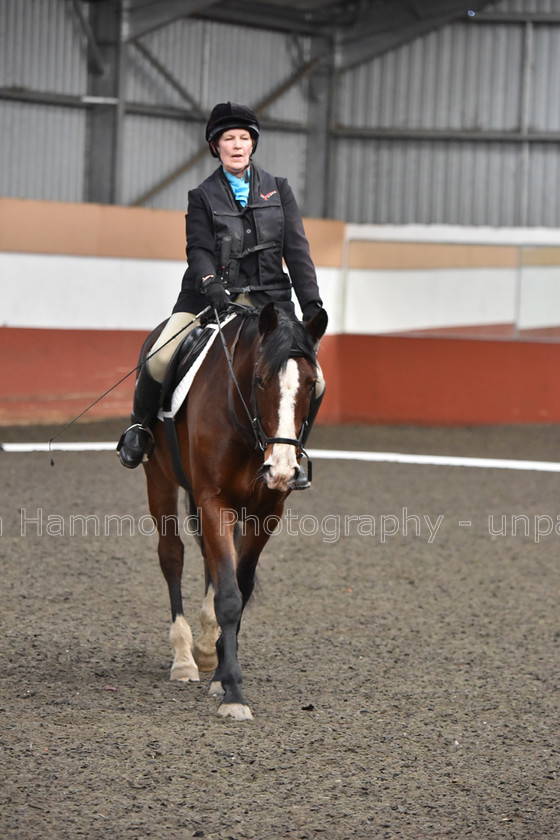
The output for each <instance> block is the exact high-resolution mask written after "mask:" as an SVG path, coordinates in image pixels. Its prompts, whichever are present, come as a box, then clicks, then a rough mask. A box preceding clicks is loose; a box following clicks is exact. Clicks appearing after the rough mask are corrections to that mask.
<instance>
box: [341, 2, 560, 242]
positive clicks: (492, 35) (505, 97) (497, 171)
mask: <svg viewBox="0 0 560 840" xmlns="http://www.w3.org/2000/svg"><path fill="white" fill-rule="evenodd" d="M484 12H485V13H491V12H501V13H504V14H507V13H531V12H534V13H541V14H551V13H554V12H556V13H558V14H560V2H558V0H508V1H507V2H501V3H497V4H495V5H492V6H490V7H487V8H485V10H484ZM483 18H484V15H481V16H480V19H482V20H483ZM528 27H530V30H528ZM525 61H527V63H528V64H527V65H526V64H525ZM559 78H560V26H559V25H558V24H544V23H542V24H541V23H539V24H534V23H524V22H523V21H521V20H520V21H518V22H497V21H493V22H487V23H485V22H482V23H481V22H476V23H475V22H467V23H456V24H453V25H450V26H447V27H445V28H443V29H440V30H438V31H436V32H432V33H430V34H429V35H427V36H425V37H423V38H419V39H417V40H416V41H414V42H412V43H410V44H407V45H405V46H403V47H401V48H399V49H397V50H394V51H393V52H391V53H388V54H386V55H383V56H380V57H378V58H376V59H374V60H373V61H370V62H368V63H367V64H363V65H361V66H360V67H357V68H355V69H353V70H350V71H348V72H346V73H343V74H341V77H340V79H339V86H338V91H337V111H336V122H337V124H338V126H339V128H340V129H341V131H340V138H339V139H338V140H337V142H336V144H335V151H334V167H333V171H334V176H335V177H334V182H333V191H332V198H331V207H332V215H333V216H334V217H336V218H340V219H346V220H351V221H369V222H376V223H395V224H398V223H407V222H418V223H451V224H464V225H525V224H529V225H533V226H539V225H544V226H559V225H560V200H559V197H558V190H557V189H551V185H552V184H558V183H559V181H558V175H559V165H560V164H559V157H560V143H559V142H558V140H560V137H558V138H557V142H548V141H547V142H537V139H535V140H533V139H532V138H531V133H539V132H547V133H549V132H556V133H558V132H559V131H560V121H559V111H560V97H559V96H558V92H557V88H558V79H559ZM360 129H362V130H363V132H362V135H363V136H360ZM508 133H510V134H512V135H515V136H512V139H511V141H510V140H508V137H507V135H508ZM384 134H385V135H390V136H387V137H384V136H383V135H384ZM492 135H494V137H493V138H492ZM356 171H358V172H359V173H360V174H359V177H357V176H356V175H355V174H353V173H354V172H356ZM345 184H355V185H356V186H358V185H359V188H357V189H352V190H350V189H349V190H346V189H344V185H345ZM547 184H548V185H549V186H548V187H547Z"/></svg>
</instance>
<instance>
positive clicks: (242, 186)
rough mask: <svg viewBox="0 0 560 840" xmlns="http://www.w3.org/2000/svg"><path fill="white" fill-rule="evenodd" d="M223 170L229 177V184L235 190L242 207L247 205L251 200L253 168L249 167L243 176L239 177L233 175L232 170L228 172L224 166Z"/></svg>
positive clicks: (234, 193)
mask: <svg viewBox="0 0 560 840" xmlns="http://www.w3.org/2000/svg"><path fill="white" fill-rule="evenodd" d="M222 172H223V173H224V175H225V176H226V178H227V179H228V182H229V185H230V187H231V189H232V190H233V195H234V196H235V200H236V201H238V202H239V203H240V204H241V206H242V207H245V205H246V204H247V201H248V200H249V186H250V176H251V169H250V168H249V169H247V171H246V172H245V173H244V174H243V175H242V176H241V178H237V176H236V175H232V174H231V173H230V172H226V170H225V169H224V168H223V166H222Z"/></svg>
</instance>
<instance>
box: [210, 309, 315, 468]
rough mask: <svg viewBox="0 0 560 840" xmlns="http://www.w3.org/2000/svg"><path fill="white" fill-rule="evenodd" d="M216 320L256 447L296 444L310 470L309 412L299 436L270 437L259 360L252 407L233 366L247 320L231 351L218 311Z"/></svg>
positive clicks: (297, 454) (297, 450)
mask: <svg viewBox="0 0 560 840" xmlns="http://www.w3.org/2000/svg"><path fill="white" fill-rule="evenodd" d="M239 308H240V309H241V308H242V309H243V311H244V312H245V314H252V313H251V310H247V307H239ZM216 322H217V324H218V331H219V333H220V338H221V341H222V347H223V349H224V354H225V357H226V361H227V364H228V368H229V372H230V376H231V379H232V381H233V384H234V386H235V389H236V391H237V394H238V396H239V399H240V401H241V405H242V406H243V409H244V411H245V414H246V415H247V419H248V421H249V424H250V426H251V430H252V433H253V437H254V439H255V448H256V449H260V450H261V451H262V452H265V450H266V448H267V447H268V446H270V445H271V444H272V445H274V444H275V443H284V444H286V445H287V446H294V447H295V449H296V458H297V460H298V461H299V460H300V459H301V457H302V455H305V456H306V458H307V461H308V468H309V470H310V469H311V461H310V460H309V456H308V455H307V452H306V451H305V449H304V448H303V441H304V439H305V433H306V431H307V429H308V427H309V414H308V415H307V417H306V418H305V419H304V421H303V423H302V424H301V429H300V431H299V435H298V436H297V438H287V437H269V436H268V435H267V434H266V433H265V430H264V428H263V425H262V421H261V418H260V413H259V405H258V396H257V390H258V386H259V379H260V377H259V374H258V372H257V367H258V361H256V362H255V366H254V370H253V379H252V382H251V398H250V407H249V406H248V405H247V402H246V401H245V398H244V396H243V394H242V392H241V387H240V385H239V380H238V379H237V376H236V374H235V370H234V368H233V356H234V354H235V349H236V347H237V342H238V341H239V336H240V335H241V330H242V329H243V325H244V323H245V322H244V321H243V320H242V322H241V324H240V325H239V328H238V330H237V332H236V334H235V337H234V340H233V343H232V349H231V352H230V350H229V348H228V346H227V342H226V339H225V336H224V334H223V331H222V327H221V324H220V319H219V316H218V313H216ZM295 357H296V356H295V354H293V355H292V358H295Z"/></svg>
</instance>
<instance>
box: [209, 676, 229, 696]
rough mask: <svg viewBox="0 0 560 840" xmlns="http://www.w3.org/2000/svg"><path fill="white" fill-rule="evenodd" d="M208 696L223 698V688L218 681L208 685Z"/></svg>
mask: <svg viewBox="0 0 560 840" xmlns="http://www.w3.org/2000/svg"><path fill="white" fill-rule="evenodd" d="M208 694H209V695H210V697H223V696H224V694H225V691H224V687H223V685H222V684H221V682H219V681H218V680H214V682H211V683H210V688H209V689H208Z"/></svg>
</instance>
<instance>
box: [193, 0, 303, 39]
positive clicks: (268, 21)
mask: <svg viewBox="0 0 560 840" xmlns="http://www.w3.org/2000/svg"><path fill="white" fill-rule="evenodd" d="M193 16H196V17H200V18H203V19H204V20H213V21H218V22H220V23H231V24H234V25H236V26H250V27H253V28H257V29H267V30H270V31H273V32H287V33H291V34H294V35H317V34H318V24H317V22H316V21H314V20H311V19H310V17H309V16H306V15H304V14H302V13H301V12H300V11H299V10H295V9H293V8H290V9H289V10H287V9H286V8H281V7H278V6H269V5H268V4H267V3H258V4H257V3H252V2H248V3H244V2H236V3H234V4H232V5H230V4H228V3H219V4H218V5H217V7H216V8H214V9H211V10H210V11H209V12H208V13H207V14H205V13H204V12H202V13H200V14H198V13H197V14H196V15H193Z"/></svg>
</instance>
